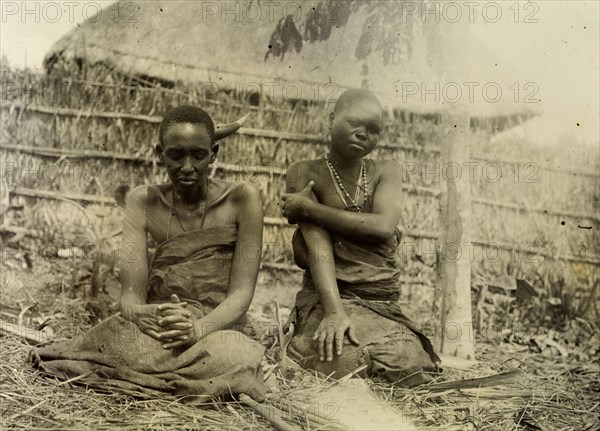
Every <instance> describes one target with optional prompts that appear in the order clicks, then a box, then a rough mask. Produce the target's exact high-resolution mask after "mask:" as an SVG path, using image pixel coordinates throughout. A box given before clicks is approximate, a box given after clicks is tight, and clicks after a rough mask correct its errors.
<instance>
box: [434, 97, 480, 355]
mask: <svg viewBox="0 0 600 431" xmlns="http://www.w3.org/2000/svg"><path fill="white" fill-rule="evenodd" d="M442 127H443V130H444V134H445V142H444V145H442V153H441V155H442V166H443V169H442V172H443V173H444V175H442V182H443V183H445V186H446V190H445V192H444V195H443V197H442V200H441V201H440V206H441V211H440V249H439V251H438V254H439V258H438V270H437V278H438V289H439V295H438V300H439V306H438V309H439V312H440V332H439V337H438V338H437V341H438V346H437V347H438V351H439V352H440V353H441V354H445V355H448V356H457V357H459V358H462V359H467V360H469V359H475V346H474V339H473V320H472V315H471V262H470V260H469V255H468V253H464V252H463V250H462V248H463V245H467V244H470V242H471V187H470V183H469V177H468V176H466V175H461V172H462V171H461V169H460V167H462V166H464V163H465V162H468V161H469V134H470V116H469V112H468V110H467V109H466V108H464V107H452V108H449V109H448V110H447V111H445V112H444V115H443V116H442ZM453 166H458V167H459V169H457V170H453V169H452V168H453Z"/></svg>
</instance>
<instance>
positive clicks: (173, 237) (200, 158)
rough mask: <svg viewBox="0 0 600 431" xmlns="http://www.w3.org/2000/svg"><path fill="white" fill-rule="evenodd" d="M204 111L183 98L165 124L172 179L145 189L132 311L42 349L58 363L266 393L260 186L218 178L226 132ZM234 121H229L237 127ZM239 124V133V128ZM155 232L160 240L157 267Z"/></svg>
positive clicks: (39, 357) (133, 199) (126, 293)
mask: <svg viewBox="0 0 600 431" xmlns="http://www.w3.org/2000/svg"><path fill="white" fill-rule="evenodd" d="M237 128H239V125H238V126H237V127H229V128H228V130H221V131H220V132H219V134H220V136H219V135H216V133H215V126H214V124H213V121H212V119H211V118H210V116H209V115H208V114H207V113H206V112H204V111H203V110H202V109H200V108H197V107H193V106H181V107H179V108H176V109H174V110H172V111H170V112H169V113H168V114H167V115H166V116H165V117H164V119H163V121H162V123H161V124H160V128H159V136H160V143H159V145H158V146H157V147H156V152H157V154H158V157H159V158H160V159H161V160H162V161H163V162H164V163H165V166H166V169H167V172H168V175H169V179H170V184H163V185H150V186H140V187H137V188H136V189H134V190H133V191H132V192H131V193H130V194H129V195H128V197H127V204H126V209H125V215H124V223H123V245H124V246H123V248H122V249H121V250H122V251H124V252H127V254H123V255H121V256H119V260H120V264H121V284H122V294H121V303H120V305H121V313H120V315H116V316H113V317H111V318H109V319H107V320H106V321H104V322H102V323H100V324H98V325H97V326H95V327H94V328H92V329H90V330H89V331H88V332H87V333H86V334H84V335H82V336H79V337H76V338H74V339H72V340H68V341H63V342H58V343H55V344H53V345H50V346H48V347H44V348H39V349H35V350H34V351H33V352H32V355H31V360H33V361H34V362H35V363H36V364H37V365H38V366H39V367H41V368H42V369H43V370H45V371H46V372H48V373H50V374H53V375H56V376H57V377H59V378H63V379H67V378H72V377H74V376H81V378H80V379H79V380H78V381H79V382H82V383H86V384H89V385H91V386H96V387H99V388H103V389H116V390H121V391H124V392H128V393H136V392H137V393H139V392H141V393H145V394H148V395H151V396H154V395H159V394H160V392H161V391H163V392H170V393H173V394H176V395H193V396H194V397H195V398H197V397H201V399H203V400H204V399H206V398H208V397H216V396H221V395H228V394H233V395H235V394H240V393H245V394H247V395H249V396H250V397H252V398H254V399H255V400H258V401H260V400H262V399H263V398H264V393H265V388H264V385H263V376H262V370H261V368H260V363H261V360H262V357H263V353H264V348H263V347H262V346H261V345H260V344H258V343H256V342H255V341H253V340H251V339H250V338H248V337H247V336H246V335H243V334H242V333H240V332H238V331H235V330H233V329H232V328H234V327H238V325H239V326H240V327H243V326H245V325H244V323H245V321H246V320H245V319H246V311H247V310H248V307H249V306H250V302H251V301H252V297H253V295H254V287H255V283H256V278H257V275H258V269H259V264H260V255H261V248H262V247H261V246H262V230H263V214H262V202H261V198H260V194H259V191H258V190H257V189H256V188H255V187H254V186H252V185H250V184H248V183H244V182H237V183H228V182H223V181H217V180H213V179H209V177H208V173H209V164H210V163H212V162H213V161H214V160H215V158H216V156H217V151H218V145H216V144H215V142H216V140H217V139H220V138H222V137H224V135H226V134H229V133H232V132H233V131H235V130H236V129H237ZM226 129H227V128H226ZM232 129H233V130H232ZM148 234H150V235H151V236H152V238H153V239H154V240H156V242H157V243H159V244H160V245H159V246H158V248H157V250H156V254H155V256H154V259H153V261H152V264H151V266H150V268H148V245H147V240H148Z"/></svg>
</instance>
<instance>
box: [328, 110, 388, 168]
mask: <svg viewBox="0 0 600 431" xmlns="http://www.w3.org/2000/svg"><path fill="white" fill-rule="evenodd" d="M330 125H331V144H332V147H333V148H334V149H335V150H336V151H337V152H338V153H339V154H340V155H344V156H346V157H349V158H360V157H363V156H366V155H367V154H369V153H370V152H371V151H373V149H374V148H375V146H376V145H377V141H378V140H379V135H380V133H381V128H382V126H383V116H382V111H381V107H380V106H379V105H378V104H377V103H375V102H372V101H369V100H365V101H361V102H357V103H353V104H351V105H349V106H346V107H344V108H343V109H342V110H341V111H339V112H337V113H335V114H332V115H331V120H330Z"/></svg>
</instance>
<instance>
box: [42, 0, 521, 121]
mask: <svg viewBox="0 0 600 431" xmlns="http://www.w3.org/2000/svg"><path fill="white" fill-rule="evenodd" d="M250 3H252V4H253V8H254V9H247V7H248V5H249V4H250ZM271 3H272V2H271ZM272 4H273V5H279V6H271V9H269V8H267V6H266V4H265V3H264V2H263V3H260V2H257V1H256V0H255V1H254V2H250V0H246V1H241V2H214V3H211V2H191V1H188V2H179V1H177V2H176V1H148V2H135V3H131V2H124V3H122V5H121V9H120V14H119V16H118V17H117V16H116V15H115V10H116V6H115V5H111V6H110V7H108V8H106V9H104V11H103V13H101V14H100V15H99V16H98V17H95V18H91V19H88V20H87V21H86V22H84V23H82V24H81V25H80V26H78V27H77V28H75V29H74V30H72V31H71V32H70V33H68V34H67V35H66V36H64V37H63V38H62V39H60V40H59V41H58V42H57V43H56V44H55V45H54V46H53V47H52V49H51V50H50V52H49V53H48V54H47V56H46V64H47V66H48V65H49V64H50V63H51V62H53V61H55V60H56V59H58V58H63V59H78V60H83V61H85V62H87V63H88V64H94V63H97V62H108V63H109V64H111V65H114V66H115V67H116V68H117V69H119V70H121V71H124V72H126V73H132V74H136V75H143V76H147V77H156V78H160V79H163V80H168V81H185V82H210V83H213V84H211V85H218V86H222V87H225V88H234V89H240V88H241V89H247V90H250V91H252V90H253V89H260V88H261V87H262V92H263V94H267V95H271V94H273V95H274V96H276V97H277V96H282V97H287V98H296V97H295V96H296V94H297V98H299V99H309V100H310V99H318V100H331V99H333V100H335V98H336V97H337V96H338V95H339V94H341V91H342V90H343V89H344V88H345V87H364V86H365V85H367V86H368V88H370V89H372V90H374V91H375V92H376V93H378V95H379V96H380V98H381V99H382V100H383V101H384V103H385V104H386V105H387V106H388V107H389V108H402V109H405V110H410V111H413V112H434V111H438V110H440V109H441V108H442V107H443V103H442V102H444V100H443V99H444V97H443V95H442V97H441V100H438V101H437V102H436V101H435V100H434V97H433V96H429V97H427V100H425V101H423V100H421V98H420V97H419V96H418V95H417V96H414V95H413V96H410V97H408V98H406V97H404V98H403V97H402V91H403V83H417V84H418V85H420V84H421V83H426V85H427V87H428V88H431V87H432V86H433V85H434V83H435V82H440V81H441V82H442V86H443V85H444V82H449V81H447V80H446V81H443V80H442V78H441V77H440V76H439V75H440V74H439V73H436V72H435V71H434V70H433V68H432V67H431V66H430V65H429V64H428V62H427V55H426V53H424V52H423V50H424V49H425V48H424V46H425V43H424V37H423V36H422V35H417V36H415V51H416V52H415V55H413V57H412V58H411V59H410V60H409V61H407V62H405V63H404V64H402V65H397V64H396V65H393V64H387V65H385V64H383V60H382V56H381V55H380V54H379V53H373V54H371V55H370V56H369V57H367V61H359V60H357V59H356V56H355V50H356V46H357V43H358V39H359V37H360V35H361V33H362V27H363V24H364V21H365V16H366V15H365V13H364V12H358V13H355V14H353V15H351V17H350V19H349V21H348V23H347V25H345V26H343V27H340V28H334V29H333V31H332V33H331V36H330V38H329V39H328V40H327V41H326V42H316V43H313V44H308V43H305V44H304V47H303V49H302V50H301V52H300V53H295V52H294V53H290V54H286V55H285V56H284V58H283V59H281V60H280V59H275V58H273V56H269V57H268V58H266V59H265V56H266V53H267V52H268V50H269V40H270V36H271V33H272V32H273V30H274V28H275V26H276V25H277V22H278V21H279V19H280V18H281V17H282V16H283V10H284V7H285V6H286V4H287V3H286V2H282V3H272ZM299 4H301V3H294V5H296V6H297V5H299ZM132 5H135V6H136V7H139V10H136V11H132V10H131V9H129V8H131V7H132ZM207 5H208V6H207ZM257 6H258V9H257ZM309 7H310V6H309ZM236 8H238V9H236ZM215 9H216V10H215ZM292 9H293V8H292ZM257 11H258V12H257ZM288 12H290V13H293V12H294V11H293V10H291V9H290V10H289V11H288ZM134 20H135V21H136V22H128V21H134ZM460 42H461V44H460V46H458V47H457V49H456V50H454V51H453V50H452V49H444V50H443V51H444V57H446V58H447V59H448V60H447V61H448V62H449V69H451V68H452V65H460V66H461V67H465V64H466V60H467V58H466V57H465V54H464V53H465V52H468V51H469V50H471V51H473V50H474V49H476V50H479V47H477V48H470V47H469V46H465V43H464V40H462V39H461V41H460ZM471 53H472V54H473V57H474V58H476V59H477V58H479V59H482V58H485V62H486V64H484V65H483V67H484V69H485V67H488V68H489V66H490V65H491V69H490V70H493V64H492V63H493V62H494V61H495V62H496V63H497V60H495V59H493V58H489V56H487V57H486V56H485V55H482V53H481V52H471ZM480 66H482V65H480ZM468 67H469V68H472V67H473V65H471V64H469V65H468ZM367 69H368V71H367ZM475 69H477V68H475ZM477 70H478V71H479V72H480V75H479V76H481V73H483V74H484V76H485V72H481V68H480V69H477ZM365 72H366V75H365ZM444 79H447V77H446V78H444ZM480 81H481V79H480ZM315 82H317V83H320V84H321V85H320V86H318V87H317V86H315V85H314V83H315ZM331 83H333V85H331ZM463 90H464V91H465V98H466V90H467V88H466V87H464V88H463ZM259 91H260V90H259ZM403 99H404V100H403ZM477 99H478V100H476V101H475V102H474V104H472V105H471V111H472V113H473V115H477V116H495V115H507V114H512V113H515V112H519V111H523V109H522V105H521V106H517V105H515V104H514V103H513V104H511V103H510V102H511V101H510V100H506V99H507V98H504V99H503V100H502V101H501V102H500V103H494V104H490V103H483V101H482V100H480V99H481V98H480V97H478V98H477Z"/></svg>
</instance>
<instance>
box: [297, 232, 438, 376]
mask: <svg viewBox="0 0 600 431" xmlns="http://www.w3.org/2000/svg"><path fill="white" fill-rule="evenodd" d="M330 235H331V238H332V242H333V248H334V260H335V268H336V278H337V283H338V288H339V292H340V297H341V299H342V304H343V306H344V310H345V312H346V314H347V315H348V317H349V319H350V320H351V321H352V322H353V323H354V325H355V329H356V335H357V337H358V340H359V341H360V345H359V346H354V345H352V344H350V343H349V341H348V340H347V339H346V340H344V348H343V352H342V355H341V356H337V355H334V358H333V360H332V361H331V362H327V361H324V362H322V361H320V360H319V354H318V351H317V350H316V348H315V341H313V340H312V337H313V335H314V333H315V331H316V329H317V327H318V326H319V323H320V321H321V319H322V316H323V309H322V307H321V304H320V301H319V295H318V293H317V291H316V290H315V286H314V284H313V282H312V278H311V274H310V271H309V270H308V269H307V265H306V262H307V258H308V252H307V248H306V243H305V241H304V238H303V237H302V233H301V232H300V230H299V229H298V230H296V232H295V234H294V237H293V240H292V241H293V248H294V256H295V259H296V263H297V264H298V265H299V266H300V267H302V268H303V269H304V277H303V280H302V289H301V290H300V291H299V292H298V294H297V296H296V304H295V308H294V310H293V312H292V315H291V316H290V320H289V322H293V323H294V325H295V326H294V337H293V338H292V340H291V342H290V345H289V347H288V354H289V356H290V357H291V358H292V359H294V360H295V361H296V362H297V363H298V364H300V365H301V366H303V367H305V368H310V369H314V370H317V371H320V372H322V373H324V374H327V375H329V374H331V373H334V374H333V375H334V377H336V378H340V377H342V376H344V375H347V374H349V373H352V372H353V371H355V370H356V369H357V368H359V367H360V366H361V365H364V364H367V369H366V372H363V373H361V374H359V375H363V376H364V375H368V376H371V377H377V378H380V379H383V380H386V381H388V382H391V383H396V382H397V383H400V384H403V385H407V386H408V385H414V384H421V383H425V382H427V381H430V380H431V376H430V375H429V374H428V373H434V372H437V371H439V368H438V366H437V364H438V363H439V362H440V359H439V357H438V356H437V355H436V354H435V352H434V351H433V346H432V344H431V341H430V340H429V339H428V338H427V337H426V336H425V335H424V334H423V333H421V332H420V331H419V330H418V329H417V327H416V325H415V324H414V323H413V322H411V321H410V319H409V318H408V317H406V315H404V313H403V312H402V310H401V309H400V307H399V305H398V298H399V292H400V289H399V270H398V266H397V261H396V257H395V256H396V249H397V247H398V245H399V244H400V232H399V231H398V230H397V229H396V231H395V235H394V237H393V238H392V239H390V240H389V241H388V242H387V243H385V244H377V245H367V244H359V243H357V242H354V241H351V240H349V239H347V238H344V237H342V236H340V235H336V234H333V233H331V232H330Z"/></svg>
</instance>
